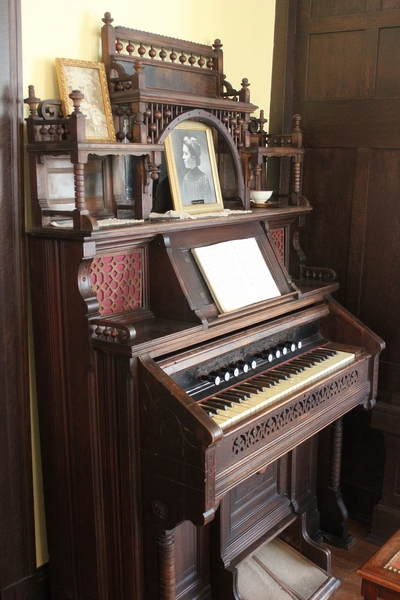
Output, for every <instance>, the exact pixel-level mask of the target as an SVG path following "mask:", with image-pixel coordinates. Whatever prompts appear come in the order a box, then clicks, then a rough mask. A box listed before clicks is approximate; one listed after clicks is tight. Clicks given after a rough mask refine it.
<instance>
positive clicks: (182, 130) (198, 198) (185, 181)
mask: <svg viewBox="0 0 400 600" xmlns="http://www.w3.org/2000/svg"><path fill="white" fill-rule="evenodd" d="M165 158H166V162H167V171H168V177H169V182H170V187H171V194H172V201H173V204H174V208H175V210H177V211H183V212H188V213H191V214H196V213H207V212H214V211H221V210H223V209H224V205H223V202H222V194H221V187H220V184H219V178H218V171H217V162H216V159H215V150H214V144H213V139H212V133H211V128H210V127H209V126H208V125H206V124H205V123H201V122H198V121H183V122H182V123H179V124H178V125H177V126H176V127H174V129H173V130H172V131H171V132H170V133H169V135H168V136H167V138H166V139H165Z"/></svg>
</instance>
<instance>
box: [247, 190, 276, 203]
mask: <svg viewBox="0 0 400 600" xmlns="http://www.w3.org/2000/svg"><path fill="white" fill-rule="evenodd" d="M271 196H272V191H265V190H251V191H250V200H251V201H252V202H254V204H265V203H266V202H267V200H269V199H270V198H271Z"/></svg>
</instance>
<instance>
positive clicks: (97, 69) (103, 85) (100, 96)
mask: <svg viewBox="0 0 400 600" xmlns="http://www.w3.org/2000/svg"><path fill="white" fill-rule="evenodd" d="M56 71H57V79H58V86H59V89H60V96H61V102H62V106H63V113H64V116H68V115H69V114H71V113H72V111H73V103H72V100H71V99H70V98H69V94H70V93H71V92H72V91H73V90H79V91H80V92H82V94H83V95H84V99H83V101H82V104H81V111H82V113H83V114H84V115H85V116H86V141H87V142H115V141H116V138H115V130H114V123H113V118H112V112H111V105H110V98H109V95H108V87H107V78H106V72H105V67H104V64H103V63H96V62H89V61H84V60H72V59H68V58H56Z"/></svg>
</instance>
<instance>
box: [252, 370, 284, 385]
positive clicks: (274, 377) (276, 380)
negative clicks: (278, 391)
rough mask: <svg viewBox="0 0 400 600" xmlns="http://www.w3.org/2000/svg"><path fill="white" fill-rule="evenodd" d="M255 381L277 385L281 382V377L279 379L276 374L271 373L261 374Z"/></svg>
mask: <svg viewBox="0 0 400 600" xmlns="http://www.w3.org/2000/svg"><path fill="white" fill-rule="evenodd" d="M257 379H260V380H261V381H263V380H264V381H265V382H269V383H271V384H272V385H277V384H278V383H280V382H281V377H279V375H278V374H276V375H272V372H271V371H269V372H268V373H262V374H261V375H258V376H257Z"/></svg>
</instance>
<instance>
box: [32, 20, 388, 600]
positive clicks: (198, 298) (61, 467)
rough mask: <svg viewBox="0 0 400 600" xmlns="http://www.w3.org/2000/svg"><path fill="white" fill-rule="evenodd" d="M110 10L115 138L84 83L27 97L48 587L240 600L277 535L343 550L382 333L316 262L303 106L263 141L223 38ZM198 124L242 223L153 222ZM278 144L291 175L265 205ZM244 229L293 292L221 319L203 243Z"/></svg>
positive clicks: (304, 548)
mask: <svg viewBox="0 0 400 600" xmlns="http://www.w3.org/2000/svg"><path fill="white" fill-rule="evenodd" d="M103 21H104V26H103V28H102V46H103V58H102V60H103V62H104V63H105V65H106V69H107V73H108V78H109V91H110V99H111V105H112V111H113V115H114V123H115V130H116V139H117V140H118V141H116V142H115V143H97V144H96V143H87V142H86V141H85V119H84V118H83V117H82V114H81V111H80V99H79V94H78V95H76V94H75V95H74V104H75V108H74V112H73V113H72V114H71V116H66V115H64V116H63V115H62V114H61V113H60V103H59V102H58V101H54V100H52V101H47V102H40V101H39V99H37V98H36V97H35V90H34V89H33V87H31V88H30V91H29V96H28V98H27V99H26V102H27V104H29V107H30V116H29V117H28V119H27V127H28V154H29V162H30V177H31V190H32V222H33V225H32V228H31V230H30V232H29V249H30V265H31V281H32V306H33V323H34V339H35V361H36V376H37V388H38V402H39V417H40V428H41V443H42V455H43V474H44V487H45V501H46V518H47V523H48V541H49V552H50V574H51V585H52V594H53V596H52V597H53V598H54V599H59V598H81V599H83V600H86V599H89V598H93V599H95V598H96V599H99V598H104V599H108V600H111V599H118V600H124V599H128V598H130V599H132V598H135V599H137V600H140V599H146V600H150V599H153V598H154V599H156V598H164V599H173V598H178V597H179V598H181V599H183V598H185V599H187V600H189V599H190V600H193V599H194V598H211V597H213V598H224V599H226V598H234V597H240V591H239V590H238V582H237V569H236V567H237V565H238V563H239V562H240V561H241V560H242V559H243V557H245V556H246V555H247V554H248V553H249V551H250V550H251V549H253V548H254V547H255V546H256V545H257V544H259V543H261V542H265V541H268V540H272V539H273V538H275V537H276V536H277V535H280V536H281V537H282V538H283V539H285V540H287V541H289V542H290V544H291V545H292V546H294V547H295V548H297V549H298V550H299V551H300V552H302V553H303V554H304V555H305V556H307V557H309V558H310V559H312V560H313V561H314V562H315V563H317V564H318V565H320V566H322V567H323V568H325V569H327V570H328V571H329V552H328V551H327V550H325V549H323V548H322V547H321V546H320V545H319V542H320V541H321V530H325V532H326V533H327V534H330V535H331V537H335V538H336V540H337V541H339V542H341V543H342V544H343V545H346V544H348V543H349V536H348V533H347V528H346V521H345V514H344V512H343V510H344V509H343V503H342V502H341V497H340V488H339V485H340V479H339V472H340V448H341V446H340V444H341V418H342V417H343V415H344V414H345V413H346V412H348V411H349V410H351V409H352V408H354V407H356V406H357V405H360V404H361V405H364V406H365V407H367V408H368V407H370V406H371V405H373V403H374V401H375V394H376V388H377V366H378V358H379V353H380V351H381V349H382V348H383V342H382V340H380V339H379V338H378V337H377V336H376V335H374V334H373V333H372V332H371V331H370V330H368V328H367V327H365V326H364V325H362V324H361V323H360V322H358V321H357V319H355V318H354V317H353V316H352V315H350V314H349V313H348V312H346V311H345V310H344V309H343V308H342V307H340V306H339V305H338V304H337V303H336V302H335V301H334V300H333V299H332V297H331V294H332V293H333V292H335V290H336V289H337V283H336V282H335V280H334V279H335V278H334V273H333V272H331V271H329V270H327V269H319V268H314V267H313V268H310V267H308V266H307V265H306V259H305V257H304V255H303V253H302V251H301V248H300V246H299V243H298V240H299V231H300V228H301V227H302V226H303V224H304V222H305V219H306V217H307V214H308V213H309V212H310V211H311V207H310V205H309V203H308V201H307V200H306V199H305V198H304V197H302V195H301V167H302V160H303V154H304V149H303V147H302V134H301V128H300V117H299V116H298V115H296V116H295V117H294V120H293V130H292V131H291V132H290V133H288V134H279V135H276V136H273V135H271V134H267V133H266V132H265V131H264V123H265V120H264V118H263V115H262V113H261V116H260V118H259V119H255V118H254V117H252V116H251V115H252V113H253V112H254V110H255V109H256V107H255V106H254V105H252V104H251V103H250V98H249V89H248V82H247V80H243V81H242V86H241V89H240V90H239V91H236V90H234V89H233V88H232V86H231V85H230V84H229V83H228V82H227V81H226V79H225V76H224V74H223V66H222V50H221V43H220V42H219V41H218V40H216V42H215V44H214V45H213V47H207V46H203V45H200V44H194V43H191V42H186V41H182V40H175V39H171V38H166V37H163V36H160V35H154V34H150V33H146V32H141V31H136V30H133V29H128V28H125V27H114V26H113V25H112V21H113V20H112V18H111V16H110V15H109V13H106V14H105V16H104V19H103ZM187 119H190V120H199V121H201V122H204V123H206V124H208V125H210V126H211V128H212V130H213V139H214V144H215V151H216V157H217V164H218V171H219V176H220V181H221V188H222V195H223V199H224V206H225V207H226V208H230V209H233V212H232V214H230V215H229V216H224V217H220V216H214V217H207V218H197V219H189V220H179V219H178V220H177V219H167V218H165V219H160V218H159V212H160V211H167V210H168V209H169V208H171V206H170V205H169V204H168V203H169V196H168V194H166V195H163V194H161V193H160V190H161V183H159V180H160V179H161V176H160V173H162V168H163V152H164V140H165V138H166V136H167V135H168V134H169V132H170V131H171V130H172V129H173V128H174V126H176V124H178V123H181V122H182V121H185V120H187ZM270 157H279V158H280V159H281V160H287V161H289V162H290V165H291V177H290V182H289V184H288V185H287V189H281V190H279V191H280V196H279V203H277V204H276V205H272V206H270V207H268V208H265V209H258V208H257V209H250V200H249V191H250V189H251V188H262V187H265V185H266V181H265V162H266V160H267V159H268V158H270ZM68 181H69V182H71V183H72V182H74V189H75V193H74V194H72V195H70V197H67V198H66V197H65V195H66V194H65V193H63V192H62V191H61V192H59V191H57V190H59V189H64V187H65V185H61V184H65V182H68ZM93 181H95V182H96V185H93V186H91V182H93ZM158 186H159V189H158V192H156V190H157V187H158ZM92 188H93V189H94V190H95V191H94V192H93V191H92ZM99 188H100V189H101V190H102V191H101V193H98V191H97V190H98V189H99ZM275 191H276V192H278V190H275ZM67 196H68V194H67ZM152 207H153V209H154V208H156V209H157V211H158V218H156V219H149V215H150V213H151V210H152ZM249 209H250V210H249ZM247 238H255V239H256V240H257V243H258V246H259V248H260V250H261V252H262V255H263V257H264V259H265V261H266V263H267V265H268V266H269V269H270V271H271V273H272V275H273V278H274V280H275V282H276V284H277V285H278V288H279V291H280V296H279V297H278V298H273V299H271V300H267V301H263V302H259V303H256V304H253V305H250V306H247V307H245V308H242V309H240V310H237V311H233V312H231V313H227V314H222V313H220V312H219V310H218V308H217V306H216V304H215V302H214V300H213V297H212V295H211V294H210V291H209V289H208V287H207V285H206V283H205V281H204V279H203V277H202V275H201V273H200V271H199V269H198V267H197V265H196V263H195V261H194V259H193V255H192V253H191V249H192V248H194V247H201V246H206V245H211V244H214V243H219V242H224V241H231V240H239V239H247ZM294 250H297V254H296V252H294ZM296 256H297V263H298V267H297V270H296V272H293V277H291V276H290V275H289V273H288V268H289V263H290V264H294V262H295V257H296ZM320 432H322V433H320ZM319 438H320V439H322V440H323V442H324V444H326V442H327V441H329V443H330V444H331V445H332V448H333V451H332V452H331V453H330V454H329V453H328V459H327V458H326V454H327V453H326V452H324V453H323V455H322V456H320V459H318V439H319ZM323 460H325V461H326V462H324V463H323V465H322V469H321V472H322V473H325V474H326V477H327V479H329V481H325V479H324V476H322V477H321V478H320V481H319V484H318V497H317V471H318V462H320V463H321V461H323ZM320 466H321V465H320ZM328 484H329V485H328ZM328 524H329V526H328ZM332 585H334V583H333V578H332V579H329V578H328V580H327V584H326V587H327V590H328V588H329V586H332Z"/></svg>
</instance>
